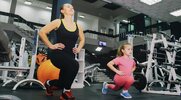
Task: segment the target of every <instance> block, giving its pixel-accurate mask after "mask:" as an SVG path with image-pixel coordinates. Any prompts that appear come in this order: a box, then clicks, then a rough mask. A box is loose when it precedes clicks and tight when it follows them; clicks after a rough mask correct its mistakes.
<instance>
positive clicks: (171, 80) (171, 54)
mask: <svg viewBox="0 0 181 100" xmlns="http://www.w3.org/2000/svg"><path fill="white" fill-rule="evenodd" d="M164 34H165V33H161V34H160V36H161V37H159V34H155V33H154V34H153V38H152V41H151V45H150V49H149V54H148V64H147V68H146V73H145V76H146V79H147V85H146V87H145V88H144V89H143V90H142V92H146V93H156V94H167V95H180V94H181V90H180V84H181V81H180V77H178V75H177V74H176V72H175V67H174V66H175V57H176V50H177V49H178V48H181V44H178V43H176V42H169V41H167V40H166V38H165V36H164ZM157 43H162V44H163V46H164V47H163V48H165V53H166V57H167V62H168V63H167V64H165V65H164V66H165V67H166V68H165V67H164V66H163V65H161V66H155V65H153V63H152V60H153V55H154V48H155V44H157ZM169 47H172V48H173V50H168V48H169ZM162 67H164V68H162ZM155 68H159V69H163V70H160V72H163V71H166V72H167V73H168V79H167V80H158V77H155V76H154V75H156V76H158V73H157V70H155ZM153 72H154V73H153ZM161 74H162V76H164V75H165V74H164V73H161ZM155 82H160V83H162V87H163V85H164V84H166V83H167V86H165V89H157V90H152V88H151V87H152V84H153V83H155ZM171 84H174V87H171Z"/></svg>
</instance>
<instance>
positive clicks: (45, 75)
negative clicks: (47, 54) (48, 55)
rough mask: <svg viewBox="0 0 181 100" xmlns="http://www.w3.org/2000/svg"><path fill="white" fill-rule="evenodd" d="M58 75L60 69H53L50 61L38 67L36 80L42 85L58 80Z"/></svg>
mask: <svg viewBox="0 0 181 100" xmlns="http://www.w3.org/2000/svg"><path fill="white" fill-rule="evenodd" d="M59 73H60V69H58V68H57V67H55V66H54V65H53V64H52V63H51V61H50V60H46V61H44V62H43V63H41V64H40V66H39V67H38V70H37V79H38V80H39V81H41V82H42V83H43V84H44V83H45V82H46V81H47V80H54V79H58V78H59Z"/></svg>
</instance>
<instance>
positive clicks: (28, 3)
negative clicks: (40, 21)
mask: <svg viewBox="0 0 181 100" xmlns="http://www.w3.org/2000/svg"><path fill="white" fill-rule="evenodd" d="M24 4H26V5H31V4H32V2H30V1H25V2H24Z"/></svg>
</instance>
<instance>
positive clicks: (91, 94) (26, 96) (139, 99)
mask: <svg viewBox="0 0 181 100" xmlns="http://www.w3.org/2000/svg"><path fill="white" fill-rule="evenodd" d="M0 85H1V84H0ZM101 88H102V84H92V85H91V86H85V87H84V88H83V89H73V94H74V96H75V97H76V100H121V99H122V100H123V99H124V98H123V97H121V96H120V95H119V93H120V92H121V91H117V92H115V91H109V93H108V94H107V95H103V94H102V93H101ZM11 89H12V86H6V87H2V86H1V87H0V96H1V95H13V96H16V97H18V98H20V99H21V100H59V97H60V91H55V93H54V96H52V97H47V96H45V91H44V90H43V89H42V88H40V87H38V86H33V87H26V86H25V87H19V88H17V90H16V91H12V90H11ZM130 94H131V95H132V97H133V98H132V99H134V100H173V99H174V100H180V99H181V97H180V96H170V95H161V94H148V93H139V92H138V91H137V90H136V89H135V88H134V87H131V89H130ZM0 100H15V99H1V98H0Z"/></svg>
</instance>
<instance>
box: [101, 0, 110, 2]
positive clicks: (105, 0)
mask: <svg viewBox="0 0 181 100" xmlns="http://www.w3.org/2000/svg"><path fill="white" fill-rule="evenodd" d="M102 1H104V2H106V3H112V2H111V1H109V0H102Z"/></svg>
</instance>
